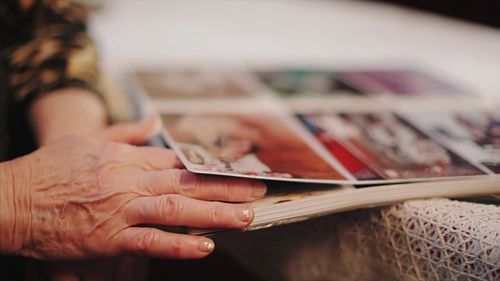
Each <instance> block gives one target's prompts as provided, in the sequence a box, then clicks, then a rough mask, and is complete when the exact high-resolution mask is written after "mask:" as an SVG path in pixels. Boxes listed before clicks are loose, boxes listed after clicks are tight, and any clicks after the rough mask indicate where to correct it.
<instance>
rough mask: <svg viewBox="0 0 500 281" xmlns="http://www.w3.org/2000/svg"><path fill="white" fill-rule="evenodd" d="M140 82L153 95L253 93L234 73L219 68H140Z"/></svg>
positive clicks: (230, 94) (217, 95) (162, 96)
mask: <svg viewBox="0 0 500 281" xmlns="http://www.w3.org/2000/svg"><path fill="white" fill-rule="evenodd" d="M135 76H136V78H137V80H138V82H139V84H140V85H141V86H142V87H143V88H144V89H145V90H146V92H147V93H148V95H149V96H151V97H152V98H215V97H244V96H248V95H250V93H248V92H247V91H246V90H245V89H244V88H243V87H242V86H240V85H239V84H238V83H237V82H236V81H235V80H234V77H231V76H230V75H229V74H227V73H224V72H219V71H208V70H165V71H162V70H158V71H138V72H136V73H135Z"/></svg>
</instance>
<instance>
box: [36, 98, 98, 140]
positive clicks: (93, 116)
mask: <svg viewBox="0 0 500 281" xmlns="http://www.w3.org/2000/svg"><path fill="white" fill-rule="evenodd" d="M54 109H56V110H54ZM29 116H30V119H31V123H32V126H33V130H34V132H35V137H36V139H37V141H38V144H39V145H44V144H46V143H48V142H50V141H52V140H55V139H57V138H58V137H61V136H64V135H68V134H94V133H95V132H97V131H99V130H101V129H103V128H104V127H105V126H106V112H105V109H104V107H103V105H102V102H101V101H100V100H99V99H98V98H96V97H95V95H93V94H91V93H89V92H88V91H86V90H83V89H79V88H68V89H61V90H58V91H54V92H51V93H50V94H47V95H44V96H42V97H40V98H39V99H37V100H36V101H35V102H33V104H32V105H31V107H30V111H29Z"/></svg>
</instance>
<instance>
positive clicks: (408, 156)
mask: <svg viewBox="0 0 500 281" xmlns="http://www.w3.org/2000/svg"><path fill="white" fill-rule="evenodd" d="M316 118H318V119H321V121H320V122H316V124H317V125H318V126H320V127H321V129H323V130H324V131H325V132H326V133H328V134H330V135H331V136H333V137H334V138H335V139H337V140H338V142H340V144H341V145H342V146H343V147H345V148H347V149H348V150H349V151H350V152H351V153H352V154H353V155H355V156H356V157H357V158H358V159H360V160H361V161H362V162H364V163H365V164H366V165H367V166H368V167H369V168H370V169H371V170H372V171H373V172H374V173H375V174H376V175H380V176H381V177H382V178H384V179H412V178H433V177H451V176H468V175H481V174H484V173H483V172H482V171H481V170H479V169H478V168H476V167H475V166H474V165H472V164H471V163H470V162H468V161H467V160H465V159H463V158H462V157H460V156H458V155H457V154H456V153H453V152H452V151H451V150H449V149H447V148H445V147H444V146H442V145H440V144H438V143H437V142H435V141H434V140H432V139H430V138H429V137H428V136H427V135H425V134H424V133H422V132H420V131H419V130H417V129H416V128H414V127H413V126H412V125H411V124H409V123H408V122H407V121H405V120H404V119H402V118H400V117H399V116H397V115H395V114H392V113H376V114H372V113H355V114H347V113H340V114H327V115H317V117H316ZM338 157H340V156H338ZM339 161H341V162H342V160H339ZM344 162H345V161H344ZM351 170H352V168H351Z"/></svg>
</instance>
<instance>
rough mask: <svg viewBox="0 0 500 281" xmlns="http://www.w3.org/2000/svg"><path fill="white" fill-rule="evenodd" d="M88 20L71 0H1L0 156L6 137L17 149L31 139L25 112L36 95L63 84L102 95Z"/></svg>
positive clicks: (3, 158)
mask: <svg viewBox="0 0 500 281" xmlns="http://www.w3.org/2000/svg"><path fill="white" fill-rule="evenodd" d="M86 18H87V10H86V9H85V7H83V6H82V5H79V4H77V3H74V2H72V1H68V0H2V1H0V59H1V69H0V75H1V78H0V83H1V84H0V89H1V92H0V95H1V98H0V110H1V113H0V118H1V121H0V122H1V123H0V134H1V137H0V160H5V159H6V158H7V154H6V150H8V145H7V142H8V139H10V147H13V146H14V147H16V146H19V145H20V144H21V143H22V142H25V141H26V138H29V137H30V136H29V132H26V130H28V129H27V127H26V123H27V122H26V110H27V108H28V107H29V105H30V104H31V102H32V101H33V100H35V99H36V98H37V97H39V96H40V95H43V94H44V93H47V92H49V91H52V90H56V89H60V88H64V87H81V88H86V89H89V90H90V91H91V92H94V93H96V94H99V93H100V86H99V85H100V75H99V71H98V67H97V63H96V61H97V60H96V57H97V55H96V50H95V47H94V45H93V43H92V41H91V39H90V38H89V36H88V34H87V33H86V25H85V21H86ZM9 128H10V129H9ZM9 131H10V132H9ZM2 150H3V151H2ZM17 154H21V153H17ZM12 156H16V155H11V157H12Z"/></svg>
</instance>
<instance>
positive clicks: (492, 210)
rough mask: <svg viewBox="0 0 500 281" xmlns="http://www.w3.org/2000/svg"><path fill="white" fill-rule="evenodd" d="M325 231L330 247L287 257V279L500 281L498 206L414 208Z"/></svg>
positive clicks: (376, 213)
mask: <svg viewBox="0 0 500 281" xmlns="http://www.w3.org/2000/svg"><path fill="white" fill-rule="evenodd" d="M322 224H323V225H324V223H322ZM327 224H330V226H328V227H327V229H324V227H325V226H319V227H320V228H323V229H322V230H321V231H323V233H328V235H329V236H330V238H325V239H326V240H328V239H329V240H330V241H323V242H317V243H316V244H306V245H302V246H301V247H299V249H297V250H296V251H295V252H294V253H292V257H291V258H290V259H289V261H288V265H287V266H285V267H286V270H285V271H286V273H285V274H284V275H285V276H286V279H289V280H464V281H465V280H470V281H473V280H474V281H475V280H492V281H493V280H500V207H499V206H495V205H487V204H478V203H470V202H461V201H453V200H448V199H432V200H414V201H408V202H404V203H400V204H396V205H393V206H390V207H385V208H379V209H372V210H362V211H356V212H349V213H346V214H341V215H339V216H336V218H335V219H334V221H330V222H328V223H327ZM317 230H318V229H316V230H315V231H317ZM308 231H310V230H308ZM318 243H319V244H318Z"/></svg>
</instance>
